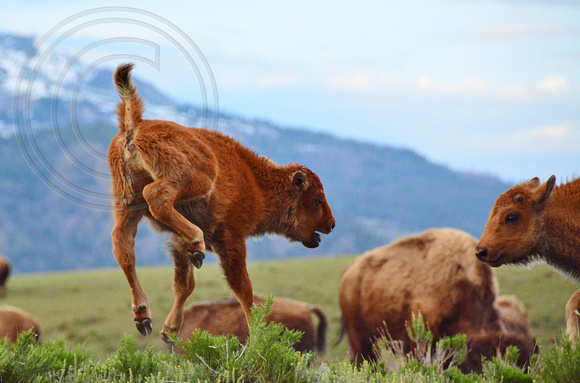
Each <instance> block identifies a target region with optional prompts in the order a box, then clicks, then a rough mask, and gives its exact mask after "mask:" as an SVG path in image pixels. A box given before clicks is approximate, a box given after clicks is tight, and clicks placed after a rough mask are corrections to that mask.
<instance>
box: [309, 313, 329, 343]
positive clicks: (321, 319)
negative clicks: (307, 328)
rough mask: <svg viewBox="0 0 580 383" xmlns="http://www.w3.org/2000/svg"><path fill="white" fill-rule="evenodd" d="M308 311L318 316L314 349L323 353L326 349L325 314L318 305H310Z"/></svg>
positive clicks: (326, 324)
mask: <svg viewBox="0 0 580 383" xmlns="http://www.w3.org/2000/svg"><path fill="white" fill-rule="evenodd" d="M310 311H311V312H312V313H314V315H316V316H317V317H318V329H317V330H316V351H318V352H319V353H320V354H324V352H325V351H326V328H327V327H328V322H327V321H326V316H325V315H324V313H323V312H322V310H320V309H319V308H318V307H311V308H310Z"/></svg>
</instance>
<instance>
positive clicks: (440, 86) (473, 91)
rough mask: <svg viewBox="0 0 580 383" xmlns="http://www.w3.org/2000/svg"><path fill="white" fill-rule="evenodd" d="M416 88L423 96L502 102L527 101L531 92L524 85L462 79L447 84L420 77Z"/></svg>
mask: <svg viewBox="0 0 580 383" xmlns="http://www.w3.org/2000/svg"><path fill="white" fill-rule="evenodd" d="M415 85H416V88H417V89H418V90H419V91H420V92H422V93H425V94H431V95H440V96H456V97H457V96H458V97H469V98H482V99H499V100H503V101H527V100H529V99H530V98H531V93H532V90H531V89H530V87H528V86H527V85H526V84H524V83H520V82H513V83H504V84H492V83H490V82H488V81H486V80H483V79H479V78H463V79H459V80H455V81H449V82H436V81H434V80H432V79H430V78H429V77H420V78H418V79H417V81H416V84H415Z"/></svg>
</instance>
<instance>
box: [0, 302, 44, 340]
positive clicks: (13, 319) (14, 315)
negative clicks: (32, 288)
mask: <svg viewBox="0 0 580 383" xmlns="http://www.w3.org/2000/svg"><path fill="white" fill-rule="evenodd" d="M28 330H32V332H33V333H34V335H35V338H36V341H37V342H38V341H39V339H40V326H39V325H38V323H37V322H36V320H35V319H34V318H32V317H31V316H30V315H29V314H27V313H26V312H24V311H23V310H21V309H19V308H18V307H13V306H0V338H7V339H9V340H10V341H11V342H12V343H15V342H16V340H17V339H18V336H19V335H20V334H22V333H23V332H26V331H28Z"/></svg>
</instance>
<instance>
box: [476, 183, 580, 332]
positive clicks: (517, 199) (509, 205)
mask: <svg viewBox="0 0 580 383" xmlns="http://www.w3.org/2000/svg"><path fill="white" fill-rule="evenodd" d="M476 255H477V257H478V258H479V259H480V260H481V261H482V262H485V263H486V264H488V265H490V266H493V267H498V266H501V265H504V264H527V263H530V262H532V261H533V260H535V259H543V260H545V261H546V262H547V263H548V264H549V265H552V266H553V267H555V268H556V269H558V270H560V271H562V272H564V273H566V274H568V275H570V276H572V277H573V278H575V279H576V280H579V279H580V179H575V180H573V181H570V182H568V183H565V184H562V185H556V177H555V176H551V177H550V178H549V179H548V180H547V181H546V182H544V183H540V180H539V179H538V178H533V179H531V180H529V181H526V182H522V183H520V184H517V185H515V186H514V187H512V188H511V189H509V190H507V191H506V192H505V193H503V194H502V195H500V196H499V197H498V199H497V201H496V202H495V204H494V206H493V208H492V210H491V212H490V214H489V219H488V221H487V224H486V225H485V228H484V229H483V234H482V235H481V238H480V240H479V243H478V244H477V247H476ZM579 293H580V290H579V291H578V292H576V294H574V295H573V296H572V298H570V300H569V302H568V304H567V305H566V323H567V331H568V334H569V336H570V339H572V340H574V339H575V337H576V336H577V335H578V334H579V326H578V320H579V316H578V312H579V309H580V299H579V298H580V295H579Z"/></svg>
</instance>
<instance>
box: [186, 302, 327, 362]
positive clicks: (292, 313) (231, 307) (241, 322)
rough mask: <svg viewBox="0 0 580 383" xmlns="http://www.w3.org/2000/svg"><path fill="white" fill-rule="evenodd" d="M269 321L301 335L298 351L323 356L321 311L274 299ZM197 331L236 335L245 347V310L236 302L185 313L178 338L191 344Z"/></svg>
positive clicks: (323, 318)
mask: <svg viewBox="0 0 580 383" xmlns="http://www.w3.org/2000/svg"><path fill="white" fill-rule="evenodd" d="M254 302H255V303H258V304H262V302H263V299H262V298H260V297H258V296H254ZM312 314H314V315H316V316H317V317H318V327H317V328H315V326H314V321H313V320H312ZM266 321H267V322H268V323H270V322H276V323H281V324H283V325H284V327H285V328H286V329H288V330H296V331H300V332H302V333H303V335H302V339H301V340H300V342H299V343H297V344H295V345H294V349H295V350H296V351H300V352H305V351H318V352H319V353H321V354H322V353H324V350H325V345H326V327H327V321H326V316H325V315H324V313H323V312H322V310H320V309H319V308H318V307H314V306H311V305H309V304H307V303H304V302H299V301H296V300H294V299H290V298H283V297H275V298H274V300H273V303H272V307H271V311H270V312H269V313H268V315H267V316H266ZM195 329H200V330H204V331H207V332H209V333H210V334H212V335H235V336H236V337H237V338H238V339H239V341H240V343H242V344H245V343H246V338H247V337H248V333H249V330H248V324H247V322H246V318H245V315H244V310H243V309H242V307H241V306H240V302H238V300H237V299H236V298H230V299H228V300H224V301H215V302H208V303H202V304H198V305H195V306H192V307H190V308H188V309H186V310H185V311H184V320H183V326H182V327H181V330H180V332H179V338H180V339H181V340H183V341H186V340H188V339H189V338H190V337H191V333H192V332H193V330H195ZM315 334H316V336H315Z"/></svg>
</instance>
